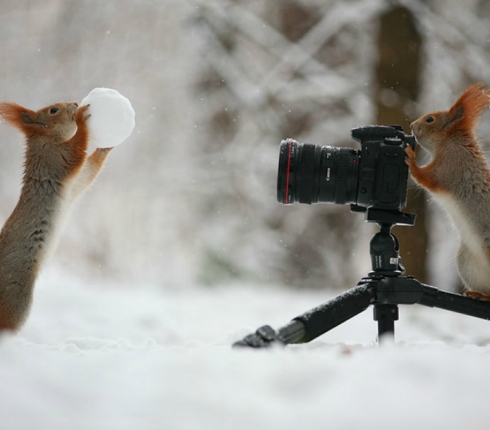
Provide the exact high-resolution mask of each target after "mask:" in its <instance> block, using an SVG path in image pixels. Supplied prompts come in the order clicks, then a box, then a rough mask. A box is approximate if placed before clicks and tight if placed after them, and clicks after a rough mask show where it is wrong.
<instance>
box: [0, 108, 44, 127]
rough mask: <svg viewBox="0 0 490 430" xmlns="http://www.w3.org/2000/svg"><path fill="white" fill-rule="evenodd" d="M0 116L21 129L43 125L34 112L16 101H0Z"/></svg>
mask: <svg viewBox="0 0 490 430" xmlns="http://www.w3.org/2000/svg"><path fill="white" fill-rule="evenodd" d="M0 117H2V118H3V119H4V120H5V121H7V122H8V123H9V124H10V125H13V126H14V127H17V128H18V129H20V130H22V131H27V130H29V129H31V130H32V127H36V128H42V127H43V124H42V123H41V122H40V121H39V119H38V115H37V113H36V112H34V111H32V110H30V109H26V108H24V107H22V106H20V105H18V104H16V103H0Z"/></svg>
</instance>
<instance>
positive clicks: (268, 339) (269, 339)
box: [233, 325, 286, 348]
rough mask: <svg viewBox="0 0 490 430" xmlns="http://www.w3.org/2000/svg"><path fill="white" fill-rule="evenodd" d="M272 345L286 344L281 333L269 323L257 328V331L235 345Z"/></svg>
mask: <svg viewBox="0 0 490 430" xmlns="http://www.w3.org/2000/svg"><path fill="white" fill-rule="evenodd" d="M272 345H281V346H284V345H286V342H284V340H283V339H281V337H280V336H279V334H278V333H277V332H276V331H275V330H274V329H273V328H272V327H271V326H268V325H264V326H262V327H260V328H258V329H257V331H256V332H255V333H252V334H249V335H248V336H245V337H244V338H243V339H242V340H240V341H238V342H235V343H234V344H233V347H234V348H235V347H248V348H264V347H268V346H272Z"/></svg>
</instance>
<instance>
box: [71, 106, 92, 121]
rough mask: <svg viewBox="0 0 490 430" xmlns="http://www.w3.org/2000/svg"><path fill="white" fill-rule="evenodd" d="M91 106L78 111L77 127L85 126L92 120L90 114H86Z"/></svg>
mask: <svg viewBox="0 0 490 430" xmlns="http://www.w3.org/2000/svg"><path fill="white" fill-rule="evenodd" d="M89 106H90V105H84V106H80V107H79V108H78V110H77V115H76V117H75V121H76V122H77V125H80V124H85V123H86V122H87V120H88V119H89V118H90V114H89V113H86V112H87V110H88V108H89Z"/></svg>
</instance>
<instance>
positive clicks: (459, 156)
mask: <svg viewBox="0 0 490 430" xmlns="http://www.w3.org/2000/svg"><path fill="white" fill-rule="evenodd" d="M489 106H490V89H488V88H486V86H485V85H483V84H481V83H478V84H475V85H473V86H471V87H469V88H468V89H467V90H466V91H465V92H464V93H463V94H462V95H461V97H460V98H459V99H458V100H457V101H456V103H454V105H453V106H451V108H450V109H449V110H448V111H439V112H434V113H429V114H427V115H424V116H422V117H420V118H418V119H417V120H416V121H414V122H413V123H412V124H411V126H410V127H411V129H412V132H413V134H414V135H415V137H416V140H417V142H418V143H419V144H420V145H421V146H422V147H423V148H425V149H426V150H427V151H429V152H430V154H431V155H432V160H431V161H430V163H429V164H427V165H425V166H422V167H419V166H417V164H416V163H415V153H414V151H413V149H412V148H411V147H408V148H407V149H406V153H407V155H408V157H407V159H406V162H407V164H408V165H409V166H410V172H411V174H412V176H413V178H414V179H415V181H416V182H417V183H418V184H419V185H420V186H422V187H423V188H425V189H426V190H428V191H429V192H430V193H431V194H432V195H433V196H434V198H435V199H436V201H438V202H440V203H441V204H442V206H443V207H445V208H446V209H447V211H448V213H449V215H450V217H451V219H452V221H453V223H454V225H455V227H456V229H457V230H458V232H459V239H460V246H459V250H458V254H457V258H456V261H457V267H458V271H459V275H460V277H461V279H462V281H463V284H464V288H465V294H466V295H468V296H471V297H474V298H479V299H483V300H490V169H489V167H488V163H487V160H486V159H485V156H484V155H483V152H482V150H481V148H480V145H479V143H478V138H477V136H476V134H475V128H476V125H477V123H478V120H479V118H480V115H481V114H482V112H483V111H484V110H485V109H486V108H487V107H489Z"/></svg>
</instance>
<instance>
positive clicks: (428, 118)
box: [425, 116, 434, 124]
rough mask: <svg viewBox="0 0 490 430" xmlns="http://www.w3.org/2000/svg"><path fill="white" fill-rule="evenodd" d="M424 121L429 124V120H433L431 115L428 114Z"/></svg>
mask: <svg viewBox="0 0 490 430" xmlns="http://www.w3.org/2000/svg"><path fill="white" fill-rule="evenodd" d="M425 122H426V123H428V124H430V123H431V122H434V117H433V116H428V117H427V118H426V119H425Z"/></svg>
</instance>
